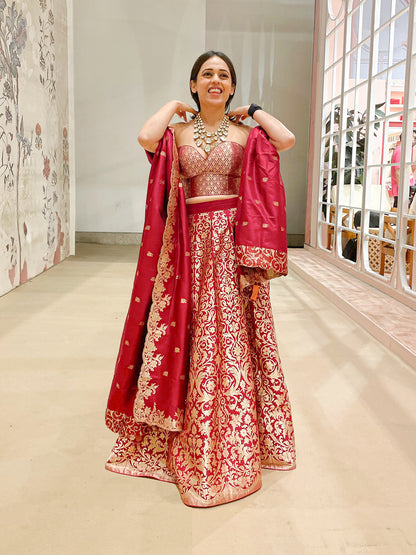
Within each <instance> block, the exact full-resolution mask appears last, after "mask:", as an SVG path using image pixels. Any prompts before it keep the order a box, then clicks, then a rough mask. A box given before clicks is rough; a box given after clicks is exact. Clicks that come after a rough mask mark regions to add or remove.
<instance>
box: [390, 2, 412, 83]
mask: <svg viewBox="0 0 416 555" xmlns="http://www.w3.org/2000/svg"><path fill="white" fill-rule="evenodd" d="M408 26H409V11H408V10H406V11H405V12H404V14H403V15H401V16H400V17H398V18H397V19H395V20H394V21H393V23H392V33H393V37H394V39H393V63H394V64H395V63H397V62H401V61H402V60H405V59H406V54H407V30H408ZM395 79H398V78H397V77H396V78H395ZM400 79H404V75H403V77H400Z"/></svg>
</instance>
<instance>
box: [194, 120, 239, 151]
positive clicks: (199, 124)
mask: <svg viewBox="0 0 416 555" xmlns="http://www.w3.org/2000/svg"><path fill="white" fill-rule="evenodd" d="M229 126H230V120H229V118H228V116H227V115H226V114H225V115H224V117H223V118H222V122H221V123H220V126H219V127H218V129H217V130H216V131H214V133H211V132H208V131H207V130H206V129H205V125H204V122H203V121H202V118H201V114H200V113H198V114H197V115H196V117H195V119H194V141H195V144H196V146H198V147H200V148H202V149H203V150H205V152H206V153H207V154H208V153H210V152H211V150H212V149H213V148H214V146H215V145H216V144H217V142H218V141H225V140H226V138H227V135H228V128H229Z"/></svg>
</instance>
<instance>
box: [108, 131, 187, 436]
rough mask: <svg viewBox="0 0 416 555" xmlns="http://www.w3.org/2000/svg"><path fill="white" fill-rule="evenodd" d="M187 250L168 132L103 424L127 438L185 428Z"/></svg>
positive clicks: (153, 176) (153, 180) (156, 165)
mask: <svg viewBox="0 0 416 555" xmlns="http://www.w3.org/2000/svg"><path fill="white" fill-rule="evenodd" d="M190 268H191V267H190V247H189V233H188V224H187V214H186V204H185V196H184V191H183V189H182V185H181V182H180V178H179V163H178V157H177V149H176V146H175V141H174V137H173V135H172V132H171V131H170V130H169V129H168V130H166V132H165V134H164V136H163V138H162V140H161V141H160V143H159V145H158V148H157V150H156V152H155V155H154V157H153V161H152V167H151V170H150V176H149V185H148V193H147V200H146V214H145V224H144V230H143V239H142V244H141V248H140V253H139V260H138V263H137V271H136V275H135V279H134V284H133V291H132V295H131V301H130V306H129V310H128V314H127V318H126V322H125V325H124V330H123V335H122V338H121V343H120V350H119V354H118V358H117V363H116V368H115V374H114V379H113V383H112V386H111V390H110V396H109V399H108V405H107V411H106V424H107V426H108V427H109V428H110V429H111V430H112V431H114V432H116V433H119V434H121V435H123V436H135V435H137V434H138V433H139V432H140V427H139V423H140V422H145V423H147V424H150V425H156V426H159V427H161V428H165V429H167V430H172V431H177V430H181V429H182V425H183V416H184V408H185V396H186V387H187V373H188V360H189V356H188V355H189V352H188V351H189V322H190V308H191V307H190V297H191V284H190V275H191V270H190Z"/></svg>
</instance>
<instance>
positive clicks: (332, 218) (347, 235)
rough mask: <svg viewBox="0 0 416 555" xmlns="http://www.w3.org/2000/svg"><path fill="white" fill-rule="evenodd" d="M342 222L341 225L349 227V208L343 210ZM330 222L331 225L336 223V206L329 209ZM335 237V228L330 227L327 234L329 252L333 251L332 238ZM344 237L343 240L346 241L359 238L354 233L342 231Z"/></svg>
mask: <svg viewBox="0 0 416 555" xmlns="http://www.w3.org/2000/svg"><path fill="white" fill-rule="evenodd" d="M342 214H343V216H342V220H341V225H343V226H344V227H346V226H347V220H348V216H349V209H348V208H343V209H342ZM329 222H330V223H335V206H330V207H329ZM333 235H334V227H333V226H330V225H328V234H327V245H326V248H327V249H328V250H331V237H332V236H333ZM342 237H343V239H345V240H346V241H349V239H354V238H356V237H357V234H356V233H353V232H352V231H348V230H342Z"/></svg>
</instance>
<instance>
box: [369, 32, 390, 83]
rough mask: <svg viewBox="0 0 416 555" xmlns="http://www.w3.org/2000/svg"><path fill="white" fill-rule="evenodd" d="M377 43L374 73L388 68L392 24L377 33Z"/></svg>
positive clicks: (375, 38)
mask: <svg viewBox="0 0 416 555" xmlns="http://www.w3.org/2000/svg"><path fill="white" fill-rule="evenodd" d="M374 40H375V45H377V48H376V51H375V53H374V54H375V56H374V66H373V67H374V75H375V74H377V73H380V72H381V71H384V70H385V69H387V67H388V66H389V65H390V64H389V47H390V26H388V27H384V29H382V30H381V31H379V32H378V33H376V35H375V37H374Z"/></svg>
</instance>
